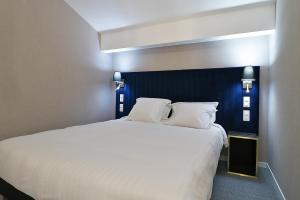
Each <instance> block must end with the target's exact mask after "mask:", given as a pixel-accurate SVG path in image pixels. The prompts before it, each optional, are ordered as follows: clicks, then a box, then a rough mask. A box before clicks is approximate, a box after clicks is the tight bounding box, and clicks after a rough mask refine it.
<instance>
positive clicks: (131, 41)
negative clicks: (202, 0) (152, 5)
mask: <svg viewBox="0 0 300 200" xmlns="http://www.w3.org/2000/svg"><path fill="white" fill-rule="evenodd" d="M245 21H247V23H245ZM274 26H275V5H274V2H268V3H267V4H266V3H263V4H261V3H260V4H254V5H248V6H242V7H237V8H230V9H223V10H217V11H214V12H213V11H212V12H208V13H205V14H202V15H195V16H192V17H189V18H184V19H178V20H175V21H167V22H162V23H157V24H146V25H141V26H133V27H127V28H123V29H117V30H112V31H105V32H102V33H101V49H102V50H105V51H106V52H114V51H116V50H120V49H122V50H123V49H126V48H139V49H140V48H149V47H153V46H155V47H157V46H167V45H169V46H170V45H174V44H178V43H179V44H182V43H189V44H190V43H195V42H199V41H202V42H203V41H211V40H219V39H220V38H223V37H232V35H234V36H235V37H236V36H237V35H240V34H250V33H252V34H253V33H256V34H258V33H257V32H263V33H264V34H265V32H266V31H269V30H273V29H274ZM260 34H262V33H260Z"/></svg>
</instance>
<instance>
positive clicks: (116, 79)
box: [113, 72, 124, 90]
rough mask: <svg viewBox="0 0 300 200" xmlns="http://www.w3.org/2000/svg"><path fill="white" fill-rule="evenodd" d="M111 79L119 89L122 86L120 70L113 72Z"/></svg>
mask: <svg viewBox="0 0 300 200" xmlns="http://www.w3.org/2000/svg"><path fill="white" fill-rule="evenodd" d="M113 81H114V82H115V83H116V86H117V89H116V90H118V89H120V88H121V87H124V80H123V79H122V75H121V72H115V73H114V77H113Z"/></svg>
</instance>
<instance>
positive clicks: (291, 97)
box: [268, 0, 300, 200]
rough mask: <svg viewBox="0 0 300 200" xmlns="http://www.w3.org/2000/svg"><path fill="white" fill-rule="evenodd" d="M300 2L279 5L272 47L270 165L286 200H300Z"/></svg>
mask: <svg viewBox="0 0 300 200" xmlns="http://www.w3.org/2000/svg"><path fill="white" fill-rule="evenodd" d="M299 8H300V1H298V0H288V1H287V0H278V1H277V27H276V34H275V36H274V38H272V39H273V42H272V46H271V50H272V52H271V64H272V66H271V68H270V69H271V70H270V107H269V111H270V112H269V134H268V136H269V137H268V140H269V145H268V147H269V152H268V153H269V164H270V166H271V168H272V170H273V172H274V174H275V176H276V177H277V180H278V183H279V185H280V186H281V189H282V190H283V193H284V194H285V196H286V199H290V200H294V199H295V200H296V199H300V190H299V188H300V182H299V180H300V170H299V169H300V156H299V152H300V146H299V143H300V134H299V130H300V123H299V119H300V107H299V99H300V87H299V86H300V78H299V74H300V56H299V55H300V40H299V36H300V13H299Z"/></svg>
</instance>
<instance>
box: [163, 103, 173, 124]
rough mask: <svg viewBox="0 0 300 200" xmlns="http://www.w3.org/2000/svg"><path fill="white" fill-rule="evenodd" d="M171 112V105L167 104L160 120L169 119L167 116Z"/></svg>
mask: <svg viewBox="0 0 300 200" xmlns="http://www.w3.org/2000/svg"><path fill="white" fill-rule="evenodd" d="M171 110H172V105H171V103H169V104H167V105H166V107H165V109H164V111H163V116H162V120H167V119H169V115H170V112H171Z"/></svg>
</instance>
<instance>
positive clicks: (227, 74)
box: [116, 67, 260, 134]
mask: <svg viewBox="0 0 300 200" xmlns="http://www.w3.org/2000/svg"><path fill="white" fill-rule="evenodd" d="M243 70H244V68H243V67H234V68H217V69H193V70H174V71H151V72H128V73H122V78H123V79H124V81H125V87H124V88H121V89H119V90H117V92H116V93H117V94H116V118H121V117H123V116H126V115H128V114H129V112H130V110H131V108H132V107H133V105H134V104H135V101H136V99H137V98H139V97H152V98H166V99H170V100H172V102H208V101H218V102H219V103H220V104H219V106H218V112H217V123H218V124H221V125H222V126H223V127H224V128H225V130H226V131H228V130H232V131H243V132H250V133H256V134H258V124H259V123H258V121H259V71H260V67H254V75H255V78H256V81H254V82H253V88H252V89H251V91H250V93H249V94H248V93H246V92H245V90H243V88H242V82H241V79H242V76H243ZM120 94H124V103H123V104H124V112H122V113H121V112H119V104H120V98H119V97H120ZM243 95H245V96H250V97H251V108H250V112H251V115H250V116H251V121H250V122H243Z"/></svg>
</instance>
